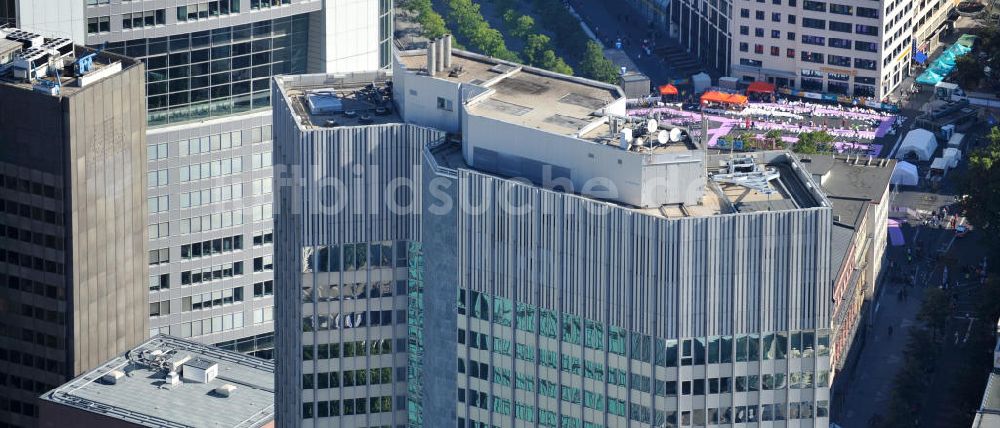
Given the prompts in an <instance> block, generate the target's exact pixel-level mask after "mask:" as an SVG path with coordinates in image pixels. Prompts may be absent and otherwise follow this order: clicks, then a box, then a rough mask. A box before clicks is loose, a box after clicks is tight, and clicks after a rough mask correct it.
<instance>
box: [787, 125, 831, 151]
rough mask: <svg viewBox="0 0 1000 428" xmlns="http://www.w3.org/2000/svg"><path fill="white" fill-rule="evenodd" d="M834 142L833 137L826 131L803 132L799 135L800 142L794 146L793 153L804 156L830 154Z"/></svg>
mask: <svg viewBox="0 0 1000 428" xmlns="http://www.w3.org/2000/svg"><path fill="white" fill-rule="evenodd" d="M833 140H834V138H833V135H830V134H829V133H827V132H826V131H812V132H803V133H801V134H799V141H796V142H795V144H793V145H792V151H793V152H795V153H801V154H804V155H812V154H816V153H823V152H829V151H830V144H831V143H833Z"/></svg>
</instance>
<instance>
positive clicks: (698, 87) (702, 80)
mask: <svg viewBox="0 0 1000 428" xmlns="http://www.w3.org/2000/svg"><path fill="white" fill-rule="evenodd" d="M691 85H692V86H694V93H696V94H700V93H702V92H705V90H706V89H708V88H709V87H710V86H712V76H709V75H708V73H705V72H701V73H698V74H695V75H694V76H691Z"/></svg>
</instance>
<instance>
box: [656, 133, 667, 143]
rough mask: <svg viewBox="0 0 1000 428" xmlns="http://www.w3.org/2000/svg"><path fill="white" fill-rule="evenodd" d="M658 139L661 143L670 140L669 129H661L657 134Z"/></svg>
mask: <svg viewBox="0 0 1000 428" xmlns="http://www.w3.org/2000/svg"><path fill="white" fill-rule="evenodd" d="M656 141H658V142H659V143H660V144H667V142H668V141H670V136H669V135H667V131H662V130H661V131H660V132H658V133H657V134H656Z"/></svg>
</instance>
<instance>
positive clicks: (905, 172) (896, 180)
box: [889, 162, 920, 186]
mask: <svg viewBox="0 0 1000 428" xmlns="http://www.w3.org/2000/svg"><path fill="white" fill-rule="evenodd" d="M889 182H890V183H892V184H895V185H899V186H916V185H917V184H918V183H920V172H918V171H917V166H916V165H914V164H912V163H909V162H898V163H896V168H895V169H893V170H892V178H890V179H889Z"/></svg>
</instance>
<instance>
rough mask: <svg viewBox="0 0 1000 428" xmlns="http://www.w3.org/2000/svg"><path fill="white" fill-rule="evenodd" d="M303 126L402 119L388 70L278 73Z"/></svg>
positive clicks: (321, 126) (375, 123)
mask: <svg viewBox="0 0 1000 428" xmlns="http://www.w3.org/2000/svg"><path fill="white" fill-rule="evenodd" d="M275 82H276V83H277V84H278V85H279V86H280V90H281V92H282V93H283V94H284V95H285V97H287V98H288V100H289V103H288V104H289V105H290V106H291V107H292V109H293V110H294V114H295V116H296V117H297V119H298V123H299V125H300V126H302V127H304V128H317V127H319V128H333V127H338V126H359V125H377V124H384V123H399V122H401V121H402V119H400V117H399V115H398V114H397V113H396V108H395V106H394V105H393V103H392V81H390V80H389V78H388V76H387V75H386V73H385V72H381V71H379V72H369V73H350V74H336V75H326V74H303V75H295V76H278V77H275Z"/></svg>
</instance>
